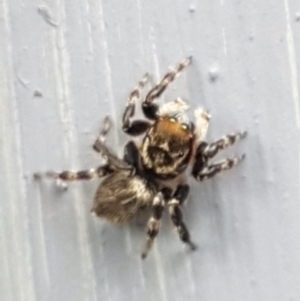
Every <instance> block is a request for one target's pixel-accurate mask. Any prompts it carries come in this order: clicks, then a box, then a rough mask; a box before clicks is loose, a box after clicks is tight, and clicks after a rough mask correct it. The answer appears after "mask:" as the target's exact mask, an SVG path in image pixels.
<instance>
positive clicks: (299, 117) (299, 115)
mask: <svg viewBox="0 0 300 301" xmlns="http://www.w3.org/2000/svg"><path fill="white" fill-rule="evenodd" d="M284 4H285V14H286V22H287V24H286V29H287V33H286V39H287V45H288V53H289V62H290V70H291V84H292V94H293V100H294V107H295V114H296V124H297V128H298V129H300V108H299V92H298V75H297V63H296V55H295V44H294V37H293V32H292V28H291V24H290V9H289V4H288V0H284Z"/></svg>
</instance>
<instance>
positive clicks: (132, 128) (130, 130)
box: [122, 74, 150, 136]
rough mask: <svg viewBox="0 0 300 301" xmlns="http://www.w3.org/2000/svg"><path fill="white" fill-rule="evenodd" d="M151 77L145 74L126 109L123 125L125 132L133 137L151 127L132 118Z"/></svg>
mask: <svg viewBox="0 0 300 301" xmlns="http://www.w3.org/2000/svg"><path fill="white" fill-rule="evenodd" d="M148 80H149V76H148V74H145V75H144V77H143V78H142V79H141V81H139V83H138V84H137V86H136V87H135V88H134V89H133V91H132V92H131V93H130V95H129V98H128V101H127V105H126V108H125V112H124V114H123V118H122V123H123V126H122V128H123V131H124V132H125V133H126V134H129V135H131V136H138V135H141V134H143V133H144V132H146V130H147V129H148V128H149V127H150V123H149V122H147V121H144V120H135V121H132V120H131V119H132V117H133V116H134V114H135V106H136V102H137V101H138V99H139V98H140V94H141V90H142V89H143V87H144V86H145V84H146V83H147V82H148Z"/></svg>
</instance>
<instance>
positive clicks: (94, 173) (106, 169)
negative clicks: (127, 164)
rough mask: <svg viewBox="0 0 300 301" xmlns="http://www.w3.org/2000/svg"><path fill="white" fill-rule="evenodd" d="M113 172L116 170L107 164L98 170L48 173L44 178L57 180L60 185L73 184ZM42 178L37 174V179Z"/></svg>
mask: <svg viewBox="0 0 300 301" xmlns="http://www.w3.org/2000/svg"><path fill="white" fill-rule="evenodd" d="M113 171H114V170H113V169H112V168H111V166H110V165H109V164H105V165H103V166H99V167H98V168H96V169H89V170H81V171H71V170H66V171H62V172H59V173H58V172H53V171H48V172H46V173H45V174H44V176H46V177H48V178H52V179H55V180H57V181H58V183H59V181H63V182H72V181H76V180H92V179H95V178H102V177H105V176H107V175H109V174H111V173H112V172H113ZM41 176H42V175H39V174H35V177H36V178H39V177H41Z"/></svg>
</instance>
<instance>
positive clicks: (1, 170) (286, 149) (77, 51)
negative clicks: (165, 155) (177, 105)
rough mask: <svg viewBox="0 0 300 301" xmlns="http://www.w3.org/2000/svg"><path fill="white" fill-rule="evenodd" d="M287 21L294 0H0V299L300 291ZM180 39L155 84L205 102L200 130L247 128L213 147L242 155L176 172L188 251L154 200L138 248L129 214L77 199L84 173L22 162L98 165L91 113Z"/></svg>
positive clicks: (293, 24) (298, 45)
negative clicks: (182, 179)
mask: <svg viewBox="0 0 300 301" xmlns="http://www.w3.org/2000/svg"><path fill="white" fill-rule="evenodd" d="M299 32H300V3H299V1H298V0H278V1H274V0H265V1H262V0H250V1H238V0H219V1H211V0H202V1H197V0H194V1H184V0H167V1H158V0H157V1H141V0H136V1H132V0H129V1H122V0H77V1H71V0H53V1H50V0H44V1H36V0H31V1H18V0H0V37H1V39H0V183H1V186H0V295H1V297H0V299H1V300H3V301H4V300H5V301H16V300H18V301H45V300H49V301H50V300H51V301H54V300H58V301H60V300H72V301H77V300H78V301H79V300H80V301H82V300H86V301H87V300H88V301H90V300H91V301H96V300H122V301H127V300H149V301H150V300H162V301H166V300H209V301H215V300H220V299H221V300H223V301H235V300H236V301H240V300H243V301H247V300H251V301H257V300H262V301H266V300H272V301H283V300H289V301H292V300H295V301H296V300H300V286H299V279H300V256H299V254H300V239H299V238H300V194H299V189H300V185H299V184H300V177H299V166H300V164H299V153H300V150H299V149H300V148H299V141H300V140H299V128H300V113H299V92H300V91H299V90H300V88H299V87H300V85H299V81H300V57H299V53H300V34H299ZM188 55H193V58H194V60H193V64H192V65H191V66H190V67H189V68H188V70H187V72H186V73H185V74H184V75H182V76H181V77H180V78H179V79H178V80H177V81H176V83H175V84H174V85H173V86H172V88H171V89H170V90H169V91H168V93H167V94H166V98H165V99H166V100H172V99H174V98H175V97H177V96H181V97H183V98H184V99H187V100H189V103H190V104H191V107H192V108H196V107H197V106H199V105H203V106H205V108H207V109H208V110H209V112H210V113H211V115H212V119H211V122H210V128H209V133H208V138H209V139H216V138H219V137H220V136H221V135H223V134H224V133H229V132H231V131H234V130H239V129H241V130H243V129H247V130H248V131H249V135H248V137H247V139H246V140H245V141H243V142H241V143H240V144H238V145H237V146H235V147H234V148H233V149H230V150H229V151H228V152H225V153H224V156H225V155H226V154H228V153H242V152H244V151H246V153H247V158H246V160H245V161H244V162H243V163H242V164H240V165H239V166H238V167H236V168H235V169H234V170H232V171H229V172H227V173H223V174H222V175H219V176H217V177H215V178H214V179H212V180H210V181H207V182H205V183H201V184H198V183H195V182H194V181H191V182H190V183H191V185H192V187H191V195H190V197H189V203H188V206H186V207H185V210H184V211H185V219H186V222H187V225H188V226H189V228H190V231H191V235H192V237H193V240H194V241H195V242H197V243H198V246H199V248H198V251H197V252H194V253H188V252H185V251H184V250H183V248H182V245H181V243H180V241H179V239H178V237H177V235H176V234H175V233H174V232H173V231H171V229H172V227H171V222H170V221H169V219H168V218H167V215H166V214H165V218H164V220H163V226H162V230H161V233H160V235H159V238H158V241H157V243H156V245H155V247H154V250H153V252H152V253H151V254H150V255H149V258H148V259H147V260H146V261H142V260H141V259H140V252H141V250H142V247H143V245H144V243H145V239H146V235H145V233H144V229H143V227H139V226H136V225H132V226H130V227H128V228H126V227H123V228H122V227H117V226H111V225H109V224H107V223H106V222H105V221H102V220H96V219H95V218H93V217H92V216H91V215H90V213H89V211H90V206H91V203H92V197H93V194H94V191H95V189H96V186H97V181H94V182H89V183H87V182H84V183H73V184H70V187H69V190H68V191H67V192H63V191H60V190H59V189H58V188H57V187H55V186H54V185H53V184H52V183H51V182H45V183H43V184H41V185H39V184H37V183H35V182H34V181H33V180H32V174H33V173H34V172H37V171H45V170H48V169H52V170H58V171H59V170H65V169H69V168H73V169H86V168H89V167H95V166H97V164H99V162H100V161H101V160H100V159H99V158H98V157H97V155H96V154H94V152H93V151H92V148H91V145H92V143H93V142H94V139H95V138H96V134H97V131H98V129H99V125H100V124H101V121H102V119H103V117H104V116H105V115H106V114H107V113H109V114H110V115H111V116H112V117H113V119H114V120H115V125H116V127H117V128H118V129H120V127H121V120H120V118H121V116H122V110H123V107H124V104H125V101H126V99H127V95H128V94H129V93H130V91H131V89H132V88H133V87H134V86H135V84H136V83H137V81H138V80H139V79H140V78H141V76H142V75H143V74H144V73H145V72H146V71H149V72H151V73H152V74H153V76H154V79H157V76H158V75H159V74H163V73H164V72H165V71H166V69H167V67H168V66H171V65H173V64H174V63H177V62H178V61H180V60H181V59H183V58H184V57H187V56H188ZM109 141H110V143H111V144H112V145H114V146H117V147H118V150H119V151H120V152H121V150H122V145H123V144H124V142H125V141H126V137H125V135H123V134H122V133H121V132H120V131H115V132H114V134H113V135H111V137H110V139H109Z"/></svg>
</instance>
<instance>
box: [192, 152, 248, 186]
mask: <svg viewBox="0 0 300 301" xmlns="http://www.w3.org/2000/svg"><path fill="white" fill-rule="evenodd" d="M244 158H245V155H242V156H236V157H232V158H229V159H224V160H222V161H220V162H217V163H214V164H211V165H207V166H206V167H204V168H203V169H202V170H201V171H200V172H199V173H198V174H197V175H195V178H196V180H198V181H204V180H207V179H210V178H212V177H213V176H215V175H216V174H218V173H220V172H222V171H223V170H228V169H231V168H232V167H234V166H235V165H237V164H238V163H239V162H241V161H242V160H243V159H244Z"/></svg>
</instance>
